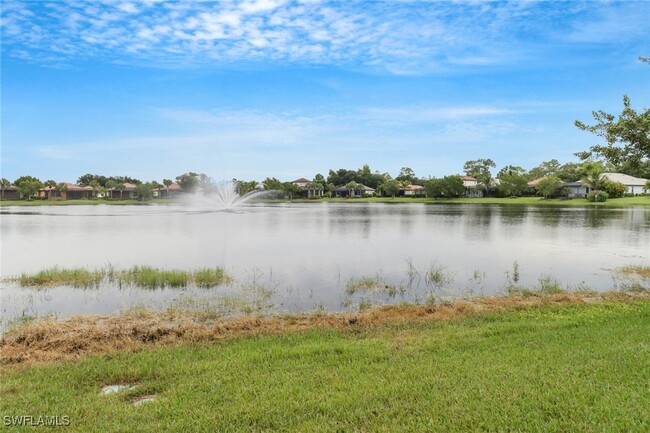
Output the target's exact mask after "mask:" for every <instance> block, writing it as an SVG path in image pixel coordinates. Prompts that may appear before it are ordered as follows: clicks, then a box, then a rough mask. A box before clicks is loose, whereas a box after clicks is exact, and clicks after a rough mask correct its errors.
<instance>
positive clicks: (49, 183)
mask: <svg viewBox="0 0 650 433" xmlns="http://www.w3.org/2000/svg"><path fill="white" fill-rule="evenodd" d="M43 186H44V187H46V188H49V189H48V190H47V198H48V199H49V198H50V197H51V196H52V190H53V189H54V187H56V182H55V181H53V180H52V179H50V180H48V181H46V182H45V183H44V184H43Z"/></svg>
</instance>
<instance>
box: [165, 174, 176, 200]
mask: <svg viewBox="0 0 650 433" xmlns="http://www.w3.org/2000/svg"><path fill="white" fill-rule="evenodd" d="M172 183H174V182H172V180H171V179H163V184H165V189H166V190H167V193H166V194H165V196H166V198H169V187H170V185H171V184H172Z"/></svg>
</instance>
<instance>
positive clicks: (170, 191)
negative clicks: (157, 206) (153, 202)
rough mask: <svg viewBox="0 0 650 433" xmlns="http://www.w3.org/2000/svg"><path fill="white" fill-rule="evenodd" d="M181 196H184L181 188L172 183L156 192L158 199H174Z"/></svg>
mask: <svg viewBox="0 0 650 433" xmlns="http://www.w3.org/2000/svg"><path fill="white" fill-rule="evenodd" d="M181 194H185V192H184V191H183V188H181V186H180V185H179V184H177V183H172V184H171V185H169V186H168V187H167V186H166V187H164V188H160V189H159V190H158V197H159V198H174V197H178V196H179V195H181Z"/></svg>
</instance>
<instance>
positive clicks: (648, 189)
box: [643, 180, 650, 194]
mask: <svg viewBox="0 0 650 433" xmlns="http://www.w3.org/2000/svg"><path fill="white" fill-rule="evenodd" d="M643 191H644V192H645V193H646V194H650V180H649V181H647V182H646V183H645V185H644V186H643Z"/></svg>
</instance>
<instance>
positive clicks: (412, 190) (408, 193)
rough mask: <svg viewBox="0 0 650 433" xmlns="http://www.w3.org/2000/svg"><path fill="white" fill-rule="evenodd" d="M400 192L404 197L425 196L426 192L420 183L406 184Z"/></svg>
mask: <svg viewBox="0 0 650 433" xmlns="http://www.w3.org/2000/svg"><path fill="white" fill-rule="evenodd" d="M400 193H402V194H404V196H405V197H426V195H427V193H426V191H425V189H424V187H423V186H422V185H407V186H406V187H405V188H404V189H402V190H400Z"/></svg>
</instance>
